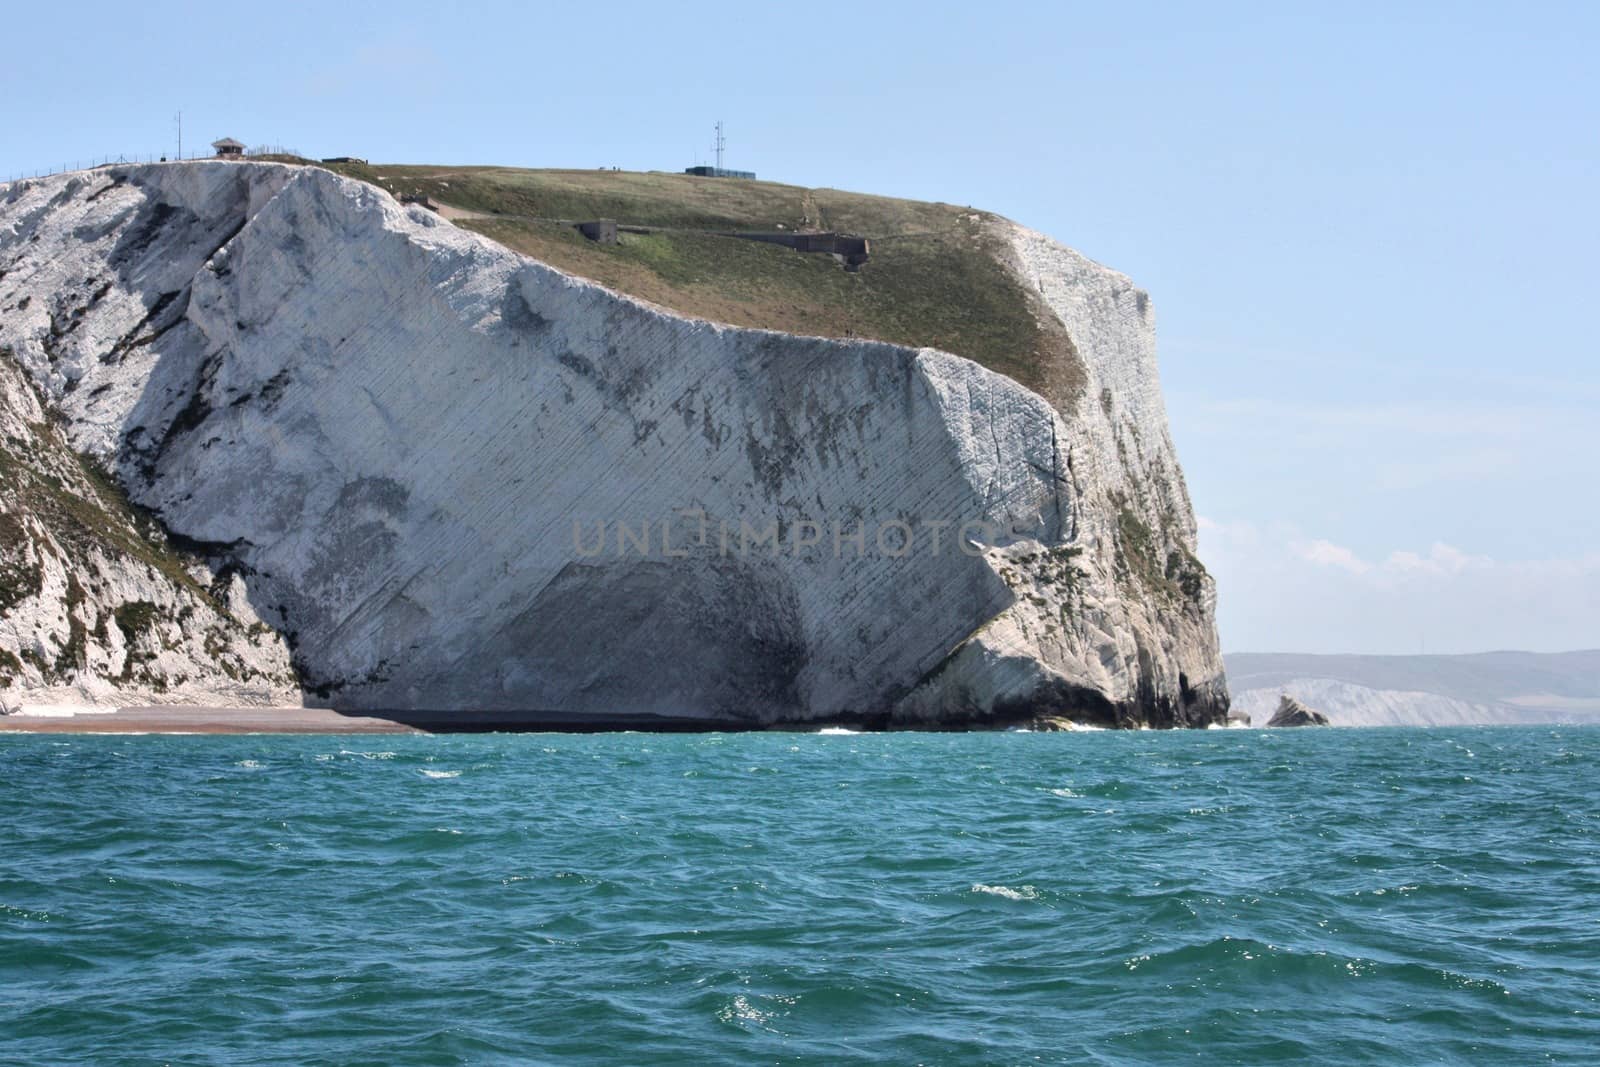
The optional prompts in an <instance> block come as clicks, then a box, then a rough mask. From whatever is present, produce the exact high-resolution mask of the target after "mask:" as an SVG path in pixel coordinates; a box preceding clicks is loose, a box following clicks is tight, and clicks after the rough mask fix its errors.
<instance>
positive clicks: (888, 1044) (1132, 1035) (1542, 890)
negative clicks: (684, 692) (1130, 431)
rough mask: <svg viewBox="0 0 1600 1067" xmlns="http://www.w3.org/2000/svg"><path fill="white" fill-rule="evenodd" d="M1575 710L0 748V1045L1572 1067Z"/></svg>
mask: <svg viewBox="0 0 1600 1067" xmlns="http://www.w3.org/2000/svg"><path fill="white" fill-rule="evenodd" d="M1597 762H1600V729H1583V728H1515V729H1511V728H1499V729H1478V730H1471V729H1451V730H1432V731H1422V730H1308V731H1207V732H1197V733H1124V734H1117V733H1097V734H1003V733H1001V734H889V735H816V734H743V735H681V736H662V735H641V734H621V735H600V736H563V735H550V734H541V735H527V734H524V735H478V736H453V737H416V736H408V737H383V738H376V739H373V738H352V737H331V738H330V737H90V736H71V737H63V736H49V735H32V736H21V735H5V736H0V1062H4V1063H5V1064H11V1065H16V1064H52V1065H54V1064H83V1063H95V1064H123V1063H127V1064H155V1063H173V1064H179V1063H182V1064H189V1063H195V1064H200V1063H219V1064H255V1063H299V1064H310V1063H326V1064H358V1063H373V1064H435V1063H437V1064H448V1063H546V1062H551V1063H554V1062H561V1063H595V1064H600V1063H606V1064H610V1063H616V1064H671V1063H693V1064H702V1065H703V1064H714V1063H822V1064H831V1063H892V1064H902V1063H903V1064H911V1063H930V1064H932V1063H995V1064H1033V1063H1100V1064H1112V1063H1179V1062H1182V1063H1226V1062H1238V1063H1251V1064H1255V1063H1303V1062H1326V1063H1361V1062H1365V1063H1381V1064H1394V1063H1424V1062H1426V1063H1439V1062H1446V1063H1448V1062H1458V1063H1516V1064H1528V1063H1535V1062H1546V1061H1555V1062H1566V1063H1595V1062H1600V907H1597V905H1600V784H1597V779H1596V773H1595V772H1596V765H1597Z"/></svg>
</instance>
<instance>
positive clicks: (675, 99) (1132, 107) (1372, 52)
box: [0, 0, 1600, 652]
mask: <svg viewBox="0 0 1600 1067" xmlns="http://www.w3.org/2000/svg"><path fill="white" fill-rule="evenodd" d="M1308 6H1309V5H1276V4H1270V5H1269V4H1259V5H1235V4H1226V3H1212V4H1207V5H1189V4H1184V5H1179V4H1170V5H1169V4H1143V5H1134V4H1125V5H1124V4H1118V5H1112V4H1105V3H1094V4H1073V3H1036V4H1006V3H986V4H981V5H973V4H970V3H963V4H941V3H928V2H922V3H875V4H859V3H857V4H833V3H809V4H805V5H790V4H777V3H767V2H759V0H746V2H743V3H684V4H659V3H650V4H620V3H606V2H591V3H586V4H559V5H557V4H537V3H535V4H528V3H489V4H478V5H473V6H471V7H468V8H463V9H460V10H458V11H455V12H451V11H449V9H447V8H444V7H440V6H438V5H432V4H430V5H418V4H411V3H404V2H386V3H383V4H348V5H321V4H319V5H309V4H295V3H277V4H268V5H248V6H245V7H238V8H236V9H235V8H234V7H233V6H232V5H221V4H215V3H211V4H192V5H189V4H162V3H144V4H140V5H126V4H106V3H89V4H75V5H67V4H26V5H13V6H12V9H11V10H9V11H8V12H7V15H6V35H7V38H8V40H9V42H10V44H11V47H9V48H8V49H7V53H8V54H7V62H6V64H5V65H4V66H3V67H0V88H3V90H4V99H5V100H6V102H7V108H6V111H7V118H6V132H5V134H4V138H3V143H0V176H3V175H5V174H9V173H12V172H15V171H19V170H25V169H29V168H35V167H52V166H59V165H60V164H61V163H62V162H70V161H74V160H78V159H84V158H86V157H88V156H91V155H99V154H105V153H112V154H115V153H149V152H161V151H171V150H172V148H173V142H174V140H175V130H174V124H173V115H174V113H176V112H177V111H178V110H179V109H180V108H181V109H182V110H183V113H184V129H185V137H186V139H187V143H188V144H190V145H199V144H201V143H203V142H209V141H210V140H212V139H214V138H217V137H220V136H223V135H230V136H234V137H237V138H239V139H241V140H244V141H246V142H248V143H250V144H257V143H279V144H285V145H288V146H290V147H292V148H298V149H300V150H301V151H303V152H305V153H307V154H311V155H333V154H346V153H348V154H354V155H361V156H366V157H369V158H372V159H374V160H384V161H415V162H463V163H467V162H470V163H503V164H513V165H525V166H598V165H616V166H621V167H624V168H627V169H669V168H676V167H681V166H683V165H685V164H687V163H689V162H692V161H693V159H692V157H694V156H696V155H699V156H704V155H705V154H706V152H707V150H708V145H709V141H710V126H711V123H712V122H713V121H714V120H715V119H717V118H719V117H720V118H722V119H725V120H726V122H727V127H728V135H729V145H730V152H729V157H728V162H729V164H730V165H732V166H739V167H746V168H750V169H754V170H756V171H758V172H760V173H761V175H762V176H763V177H768V178H774V179H778V180H783V181H788V182H794V183H799V184H807V185H829V186H836V187H841V188H847V189H856V190H862V191H868V192H877V193H885V194H893V195H899V196H909V197H920V198H926V199H938V200H945V201H950V202H954V203H963V204H974V205H977V206H980V207H985V208H989V209H991V210H995V211H998V212H1001V213H1003V214H1006V215H1009V216H1011V217H1013V218H1015V219H1018V220H1019V221H1022V222H1025V223H1027V224H1028V225H1031V226H1033V227H1035V228H1038V229H1041V230H1044V231H1046V232H1048V233H1051V234H1053V235H1054V236H1056V237H1058V238H1060V239H1061V240H1063V241H1065V242H1067V243H1068V244H1071V245H1073V246H1074V247H1076V248H1078V249H1080V250H1081V251H1083V252H1084V253H1086V254H1088V255H1090V256H1092V257H1093V258H1095V259H1097V260H1100V261H1101V262H1104V263H1107V264H1109V265H1111V266H1114V267H1116V268H1118V269H1120V270H1123V271H1125V272H1127V273H1128V274H1130V275H1131V276H1132V277H1133V278H1134V279H1135V280H1136V281H1137V282H1138V283H1139V284H1141V285H1142V286H1144V287H1145V288H1147V289H1149V290H1150V292H1151V293H1152V295H1153V297H1154V300H1155V304H1156V308H1157V314H1158V321H1159V327H1160V331H1161V351H1162V366H1163V375H1164V380H1165V385H1166V389H1167V395H1168V403H1169V407H1170V412H1171V416H1172V425H1173V432H1174V435H1175V436H1176V439H1177V442H1178V446H1179V451H1180V456H1181V458H1182V460H1183V462H1184V465H1185V467H1186V469H1187V471H1188V475H1189V482H1190V487H1191V490H1192V492H1193V495H1194V499H1195V505H1196V510H1197V511H1198V513H1199V514H1200V515H1201V516H1202V519H1203V523H1202V524H1203V526H1204V528H1205V529H1204V533H1203V535H1202V554H1203V556H1204V557H1205V559H1206V560H1207V562H1208V564H1209V565H1210V566H1211V567H1212V569H1213V571H1214V572H1215V573H1216V574H1217V576H1218V579H1219V582H1220V583H1221V597H1222V607H1221V625H1222V630H1223V640H1224V644H1225V646H1226V647H1227V648H1228V649H1230V650H1244V649H1256V650H1269V649H1270V650H1279V649H1282V650H1299V651H1378V652H1382V651H1394V652H1411V651H1416V650H1417V649H1418V648H1419V647H1426V648H1427V649H1428V650H1429V651H1471V650H1478V649H1485V648H1494V647H1524V648H1535V649H1546V650H1549V649H1558V648H1569V647H1594V646H1600V534H1597V530H1600V503H1597V500H1596V491H1595V487H1596V485H1597V483H1600V478H1597V477H1596V475H1595V471H1594V463H1595V461H1594V455H1595V453H1596V451H1597V450H1600V448H1597V446H1600V432H1597V431H1596V429H1595V425H1594V413H1595V411H1596V408H1597V406H1600V370H1597V369H1596V366H1597V360H1596V356H1597V355H1600V351H1597V347H1600V346H1597V343H1596V340H1595V324H1594V321H1593V320H1594V317H1595V314H1594V313H1595V308H1596V306H1597V303H1600V302H1597V299H1596V294H1597V291H1600V284H1597V283H1600V268H1597V265H1596V264H1597V262H1600V206H1597V202H1600V198H1597V195H1596V194H1597V191H1600V182H1597V177H1600V174H1597V166H1596V164H1597V160H1600V80H1597V76H1596V74H1595V71H1596V69H1597V66H1600V63H1597V56H1600V5H1593V4H1583V3H1570V4H1541V3H1532V4H1517V5H1509V4H1503V5H1493V6H1491V5H1477V4H1470V3H1460V4H1437V5H1433V4H1404V3H1402V4H1338V5H1333V4H1328V5H1324V10H1322V11H1320V12H1308V11H1305V10H1299V9H1301V8H1306V7H1308Z"/></svg>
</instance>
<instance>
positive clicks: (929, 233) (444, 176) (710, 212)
mask: <svg viewBox="0 0 1600 1067" xmlns="http://www.w3.org/2000/svg"><path fill="white" fill-rule="evenodd" d="M325 165H326V166H327V167H328V168H329V169H330V170H334V171H337V172H338V173H341V174H344V175H347V176H349V177H352V178H358V179H361V180H363V181H367V182H371V183H372V184H374V185H377V186H379V187H381V188H383V189H386V190H388V191H389V192H391V193H393V194H395V195H396V196H400V195H404V194H413V195H424V196H428V197H430V198H432V199H433V200H435V201H436V202H438V203H441V204H444V205H448V206H449V207H450V208H453V209H457V210H456V211H452V212H451V214H452V215H454V216H455V220H454V221H455V223H456V225H458V226H461V227H463V228H467V229H471V230H474V231H476V232H478V233H481V234H483V235H484V236H486V237H489V238H491V239H493V240H495V241H498V242H500V243H501V244H503V245H505V246H507V247H508V248H512V249H515V250H516V251H518V252H522V253H524V254H526V255H529V256H532V257H534V258H536V259H539V260H542V261H544V262H546V263H549V264H551V265H552V266H555V267H559V268H560V269H562V270H564V271H567V272H569V273H572V274H577V275H579V276H581V277H585V278H590V279H592V280H594V281H597V282H599V283H601V284H602V285H606V286H609V287H610V288H612V289H616V290H618V291H619V292H623V293H627V294H629V295H631V296H635V297H638V298H640V299H643V300H648V301H650V302H652V303H655V304H659V305H661V306H663V307H666V308H669V309H671V310H673V311H677V312H680V313H682V314H686V315H692V316H696V317H699V318H706V319H712V320H714V321H717V322H725V323H729V324H732V325H735V326H752V327H759V328H763V329H771V330H783V331H786V332H790V333H800V334H811V335H818V336H823V337H867V338H873V339H877V340H883V341H892V342H895V343H897V344H904V345H912V346H917V347H922V346H928V347H933V348H939V349H942V350H944V351H947V352H953V353H955V354H957V355H962V356H966V357H967V358H969V359H973V360H975V361H977V362H979V363H981V364H983V365H984V366H986V367H988V368H990V369H991V370H995V371H998V372H1000V373H1002V374H1005V375H1007V376H1009V377H1011V378H1014V379H1015V380H1017V381H1019V382H1021V383H1022V384H1024V385H1027V386H1029V387H1030V388H1033V389H1036V390H1038V391H1040V392H1041V393H1043V394H1044V395H1046V396H1048V397H1050V399H1051V400H1053V401H1055V402H1056V403H1057V404H1058V405H1060V404H1062V403H1063V402H1064V401H1065V400H1066V399H1067V398H1068V397H1069V396H1070V395H1072V393H1073V392H1074V391H1075V390H1076V388H1077V386H1078V382H1077V374H1076V359H1075V356H1074V354H1073V353H1072V348H1071V342H1070V340H1068V338H1067V337H1066V333H1065V331H1064V330H1063V329H1061V327H1060V324H1059V323H1058V322H1056V321H1055V319H1054V316H1053V315H1051V314H1050V312H1049V311H1048V310H1047V309H1046V308H1045V307H1044V305H1043V303H1042V302H1041V301H1040V300H1039V299H1038V298H1037V296H1036V295H1035V294H1034V293H1033V292H1031V291H1030V290H1029V289H1028V288H1027V287H1026V286H1025V285H1024V284H1023V283H1022V282H1020V281H1019V280H1018V278H1017V277H1016V275H1015V273H1014V272H1013V271H1012V270H1010V269H1008V267H1007V266H1006V265H1005V264H1006V262H1007V256H1008V249H1007V246H1006V243H1005V240H1004V238H1003V237H1001V236H1000V234H999V232H998V226H997V223H998V222H999V221H1000V220H999V219H998V218H997V217H996V216H994V215H991V214H989V213H987V212H983V211H977V210H974V209H972V208H968V207H959V206H955V205H951V204H939V203H933V204H930V203H922V202H918V201H913V200H897V199H892V198H889V197H879V196H865V195H862V194H859V193H847V192H840V191H838V190H835V189H805V188H801V187H799V186H793V185H782V184H779V183H776V182H762V181H748V180H742V179H731V178H701V177H694V176H690V175H684V174H665V173H656V172H652V173H643V174H641V173H636V172H631V171H605V170H517V169H509V168H500V167H442V166H400V165H388V164H376V165H368V164H325ZM461 212H466V213H471V214H470V215H462V214H460V213H461ZM598 218H608V219H615V220H616V221H617V222H618V223H620V224H622V225H624V226H628V225H632V226H641V227H650V228H651V229H652V232H650V233H626V232H624V233H622V234H620V235H619V238H618V241H617V243H616V244H614V245H601V244H596V243H593V242H591V241H589V240H587V239H585V238H584V237H583V236H582V235H580V234H579V233H578V232H577V231H576V230H574V229H573V227H572V226H571V224H570V223H571V222H573V221H580V220H589V219H598ZM779 229H782V230H787V231H791V232H792V231H798V230H836V231H839V232H843V233H851V234H856V235H859V236H863V237H866V238H868V239H870V240H871V242H872V257H871V259H870V261H869V262H868V263H866V264H865V265H864V266H863V267H862V268H861V270H860V271H859V272H856V273H847V272H846V271H845V270H844V269H843V268H842V267H841V266H840V264H839V263H838V262H837V261H836V260H834V259H833V257H831V256H827V255H819V254H803V253H799V252H794V251H792V250H790V249H787V248H784V247H782V246H779V245H769V244H761V243H758V242H754V241H743V240H738V239H735V238H729V237H724V236H717V235H716V233H714V232H712V231H732V232H739V231H763V232H770V231H775V230H779Z"/></svg>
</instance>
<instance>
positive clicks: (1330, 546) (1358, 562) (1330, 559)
mask: <svg viewBox="0 0 1600 1067" xmlns="http://www.w3.org/2000/svg"><path fill="white" fill-rule="evenodd" d="M1289 550H1290V551H1291V552H1293V553H1294V554H1295V555H1297V556H1299V557H1300V558H1301V559H1303V560H1307V561H1308V562H1311V563H1315V564H1317V565H1318V566H1319V567H1339V568H1342V569H1344V570H1347V571H1349V572H1350V573H1351V574H1365V573H1366V572H1367V571H1370V570H1371V569H1372V564H1370V563H1368V562H1366V561H1365V560H1363V559H1361V558H1360V557H1358V556H1357V555H1356V554H1355V553H1354V552H1352V551H1350V550H1349V549H1348V548H1345V547H1344V546H1343V545H1336V544H1334V543H1333V542H1332V541H1312V542H1309V543H1305V542H1300V543H1295V544H1291V545H1290V546H1289Z"/></svg>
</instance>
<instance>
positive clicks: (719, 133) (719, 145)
mask: <svg viewBox="0 0 1600 1067" xmlns="http://www.w3.org/2000/svg"><path fill="white" fill-rule="evenodd" d="M716 129H717V139H716V140H715V141H713V142H712V144H714V145H716V148H717V169H718V170H721V169H722V149H723V146H724V145H725V144H727V142H726V140H724V139H723V136H722V120H721V119H718V120H717V126H716Z"/></svg>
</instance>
